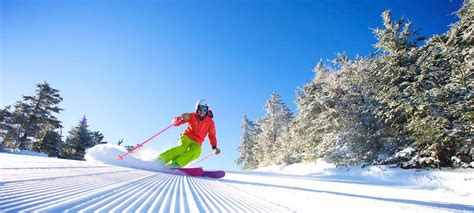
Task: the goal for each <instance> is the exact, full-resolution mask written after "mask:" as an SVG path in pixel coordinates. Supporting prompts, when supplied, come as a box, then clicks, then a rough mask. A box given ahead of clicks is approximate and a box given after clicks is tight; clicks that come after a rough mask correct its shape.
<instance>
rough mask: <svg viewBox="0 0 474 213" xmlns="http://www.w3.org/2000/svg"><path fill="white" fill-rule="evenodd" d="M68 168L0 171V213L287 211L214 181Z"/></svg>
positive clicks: (116, 169)
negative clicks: (36, 212) (35, 212)
mask: <svg viewBox="0 0 474 213" xmlns="http://www.w3.org/2000/svg"><path fill="white" fill-rule="evenodd" d="M0 155H5V154H0ZM5 157H7V156H2V158H3V159H5ZM8 157H10V158H11V157H15V156H14V155H9V156H8ZM19 160H20V158H19ZM55 160H56V161H64V160H60V159H55ZM69 162H72V161H69ZM69 162H66V163H64V164H63V165H59V166H57V167H56V166H53V167H49V168H48V167H47V166H46V165H43V166H40V167H39V168H36V169H35V168H32V167H31V166H28V165H27V164H26V165H25V166H20V167H7V168H2V167H0V212H34V211H39V212H59V211H64V212H145V211H146V212H203V211H204V212H243V211H245V212H282V211H283V212H284V211H290V210H289V209H286V208H284V207H282V206H279V205H277V204H275V203H272V202H269V201H267V200H265V199H262V198H260V197H257V196H254V195H252V194H250V193H248V192H245V191H242V190H238V189H236V188H234V187H231V186H229V185H228V184H225V183H223V182H222V181H220V180H216V179H210V178H205V177H189V176H183V175H177V174H166V173H160V172H153V171H144V170H138V169H132V168H125V167H116V166H108V165H101V166H99V165H94V164H90V165H88V164H87V163H83V164H85V165H81V164H80V163H75V162H73V163H72V166H70V167H67V164H68V163H69Z"/></svg>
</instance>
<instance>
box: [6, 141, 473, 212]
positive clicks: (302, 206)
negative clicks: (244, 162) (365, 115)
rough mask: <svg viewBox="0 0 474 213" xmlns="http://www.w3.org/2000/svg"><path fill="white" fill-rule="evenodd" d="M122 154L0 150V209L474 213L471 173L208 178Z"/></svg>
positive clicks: (316, 171) (278, 171)
mask: <svg viewBox="0 0 474 213" xmlns="http://www.w3.org/2000/svg"><path fill="white" fill-rule="evenodd" d="M122 151H123V150H119V149H118V148H116V147H111V146H102V147H94V148H93V149H91V150H89V151H88V157H87V158H88V161H86V162H84V161H72V160H63V159H56V158H47V157H38V156H25V155H15V154H7V153H0V212H19V211H24V212H31V211H45V212H58V211H69V212H93V211H98V212H109V211H114V212H288V211H296V212H340V211H341V212H384V213H385V212H397V213H398V212H474V202H473V200H474V195H473V193H474V184H473V183H474V172H473V170H453V171H437V170H435V171H425V170H423V171H416V170H401V169H388V168H386V167H370V168H366V169H357V168H350V170H345V169H336V168H334V166H333V165H331V164H327V163H325V162H324V161H318V163H316V164H306V165H305V164H296V165H292V166H286V167H285V166H273V167H267V168H262V169H259V170H257V171H252V172H227V175H226V177H224V178H222V179H210V178H202V177H187V176H182V175H178V174H168V173H164V172H167V171H165V170H163V168H162V167H160V166H158V165H157V164H156V163H152V162H144V161H141V160H140V159H138V158H135V157H133V156H130V158H129V159H128V160H127V161H121V162H117V161H115V157H116V154H117V153H116V152H119V153H120V152H122ZM111 159H112V160H111ZM105 163H109V164H105ZM110 163H111V164H116V165H110ZM144 169H146V170H144Z"/></svg>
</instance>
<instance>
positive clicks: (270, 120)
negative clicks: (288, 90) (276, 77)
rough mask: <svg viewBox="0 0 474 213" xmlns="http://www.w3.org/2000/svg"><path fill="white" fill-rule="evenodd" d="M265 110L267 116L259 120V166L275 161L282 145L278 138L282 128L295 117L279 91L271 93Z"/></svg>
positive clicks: (257, 146)
mask: <svg viewBox="0 0 474 213" xmlns="http://www.w3.org/2000/svg"><path fill="white" fill-rule="evenodd" d="M265 111H266V115H265V117H264V118H263V119H262V120H260V122H259V127H260V130H261V132H260V133H259V134H258V135H257V144H256V147H255V149H256V150H258V151H257V152H258V153H260V154H257V156H258V158H257V161H258V163H259V166H267V165H271V164H274V163H275V159H277V156H276V155H277V152H278V150H279V149H281V147H282V144H281V143H280V142H281V141H278V140H277V138H278V137H279V136H280V135H281V131H282V129H283V128H284V127H285V126H288V125H289V122H290V121H291V120H292V119H293V113H292V112H291V111H290V110H289V109H288V107H287V106H286V105H285V103H283V101H282V100H281V97H280V95H278V94H277V93H272V94H271V95H270V99H268V101H267V103H266V104H265Z"/></svg>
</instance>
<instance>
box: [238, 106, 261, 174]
mask: <svg viewBox="0 0 474 213" xmlns="http://www.w3.org/2000/svg"><path fill="white" fill-rule="evenodd" d="M258 133H259V131H258V127H257V126H256V124H254V123H253V122H252V121H251V120H249V119H248V118H247V115H244V116H243V118H242V133H241V135H240V140H241V141H242V144H241V145H240V146H239V148H238V150H239V152H240V156H239V158H238V159H237V160H236V161H235V162H236V163H237V165H242V169H244V170H247V169H255V168H256V166H257V162H256V160H255V153H254V152H255V148H254V147H255V143H256V136H257V134H258Z"/></svg>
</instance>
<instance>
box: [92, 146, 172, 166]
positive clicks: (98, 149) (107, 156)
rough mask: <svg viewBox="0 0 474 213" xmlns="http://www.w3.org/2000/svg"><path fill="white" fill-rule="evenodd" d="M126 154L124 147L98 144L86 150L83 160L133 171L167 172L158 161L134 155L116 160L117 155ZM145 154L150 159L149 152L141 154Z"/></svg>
mask: <svg viewBox="0 0 474 213" xmlns="http://www.w3.org/2000/svg"><path fill="white" fill-rule="evenodd" d="M126 152H127V150H126V149H125V148H124V147H121V146H117V145H112V144H100V145H96V146H94V147H92V148H89V149H87V150H86V155H85V156H84V158H85V159H86V161H89V162H99V163H104V164H109V165H114V166H122V167H129V168H135V169H143V170H150V171H158V172H169V169H167V168H165V167H164V166H163V165H161V164H160V163H159V162H158V161H154V160H148V161H146V160H142V159H140V158H138V157H137V156H135V155H134V154H128V155H127V156H125V157H124V159H123V160H117V157H118V156H119V155H123V154H125V153H126ZM141 153H146V154H145V155H143V156H145V158H148V159H150V154H149V153H150V151H146V152H141Z"/></svg>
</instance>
